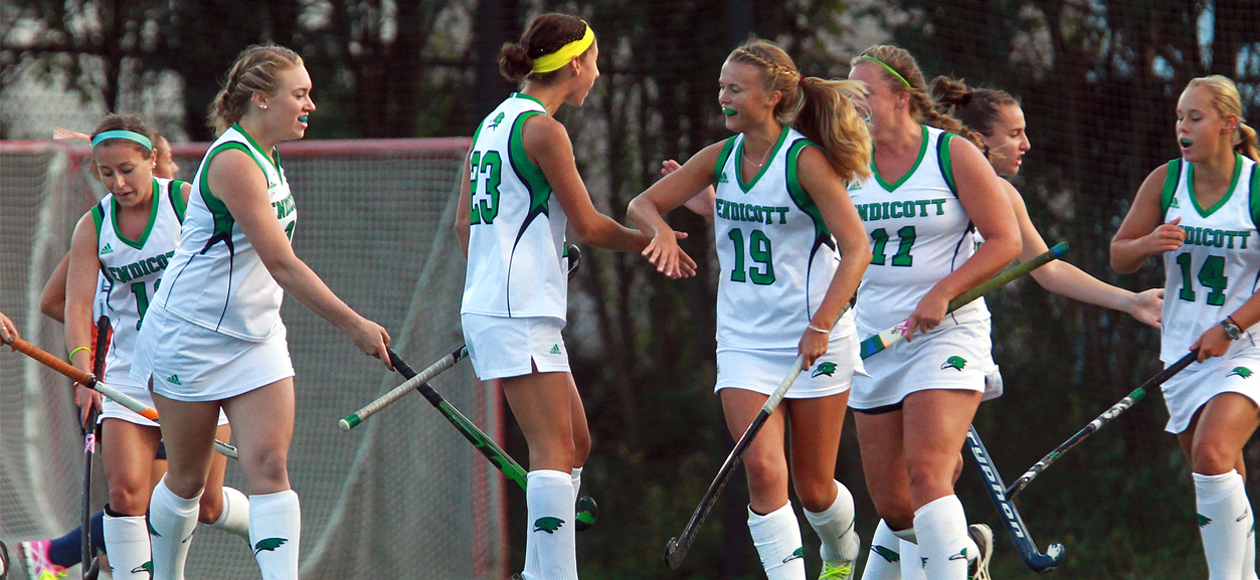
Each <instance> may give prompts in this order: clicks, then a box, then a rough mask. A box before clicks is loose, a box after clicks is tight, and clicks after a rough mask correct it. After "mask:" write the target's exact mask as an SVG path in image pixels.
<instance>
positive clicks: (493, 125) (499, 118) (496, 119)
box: [490, 113, 505, 129]
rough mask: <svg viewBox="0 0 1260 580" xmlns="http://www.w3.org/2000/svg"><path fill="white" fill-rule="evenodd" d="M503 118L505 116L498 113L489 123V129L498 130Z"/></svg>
mask: <svg viewBox="0 0 1260 580" xmlns="http://www.w3.org/2000/svg"><path fill="white" fill-rule="evenodd" d="M504 116H505V115H504V114H503V113H499V114H498V115H495V116H494V120H493V121H491V122H490V128H491V129H498V128H499V123H502V122H503V117H504Z"/></svg>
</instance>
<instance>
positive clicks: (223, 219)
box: [197, 141, 267, 239]
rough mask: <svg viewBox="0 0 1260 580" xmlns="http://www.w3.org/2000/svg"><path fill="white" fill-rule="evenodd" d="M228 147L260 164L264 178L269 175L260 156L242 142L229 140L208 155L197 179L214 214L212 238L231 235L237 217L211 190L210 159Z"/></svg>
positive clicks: (204, 199) (202, 194)
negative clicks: (255, 155) (259, 159)
mask: <svg viewBox="0 0 1260 580" xmlns="http://www.w3.org/2000/svg"><path fill="white" fill-rule="evenodd" d="M228 149H236V150H238V151H241V152H244V153H245V154H246V155H248V156H249V158H250V159H252V160H253V161H254V164H256V165H258V170H259V171H262V172H263V179H266V176H267V170H266V169H264V168H263V166H262V163H259V162H258V158H257V157H254V154H253V153H250V151H249V147H247V146H245V145H244V144H242V143H239V142H236V141H228V142H226V143H223V144H221V145H219V146H218V147H215V148H214V150H212V151H210V153H209V154H208V155H206V162H205V163H203V164H202V167H201V175H199V176H197V181H198V183H200V184H201V200H202V201H204V202H206V209H208V210H210V214H211V215H213V216H214V232H212V233H211V234H210V238H211V239H214V238H215V237H217V236H219V235H227V236H231V235H232V225H233V224H235V223H236V218H234V217H232V212H230V211H228V208H227V204H225V203H223V202H222V201H220V200H219V198H217V197H215V196H214V193H213V192H211V191H210V160H212V159H214V156H215V155H218V154H219V153H222V152H224V151H226V150H228Z"/></svg>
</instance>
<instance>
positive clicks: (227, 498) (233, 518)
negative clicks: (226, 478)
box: [207, 486, 249, 543]
mask: <svg viewBox="0 0 1260 580" xmlns="http://www.w3.org/2000/svg"><path fill="white" fill-rule="evenodd" d="M207 525H209V526H210V527H212V528H214V529H216V530H223V531H225V532H227V533H229V534H233V535H237V536H240V537H242V538H244V539H245V541H246V542H247V543H248V542H249V498H248V497H245V494H243V493H241V491H240V490H239V489H236V488H234V487H227V486H224V487H223V512H222V513H220V514H219V519H217V520H215V521H214V523H212V524H207Z"/></svg>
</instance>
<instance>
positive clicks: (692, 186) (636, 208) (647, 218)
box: [626, 143, 722, 278]
mask: <svg viewBox="0 0 1260 580" xmlns="http://www.w3.org/2000/svg"><path fill="white" fill-rule="evenodd" d="M721 148H722V144H721V143H716V144H714V145H710V146H708V147H705V148H704V149H702V150H700V152H699V153H697V154H696V155H695V156H693V157H692V158H691V159H688V160H687V163H685V164H684V165H683V166H682V167H680V168H678V169H677V170H676V171H673V172H670V173H667V174H666V175H665V177H664V178H662V179H661V180H660V181H658V182H656V183H654V184H652V186H651V187H649V188H648V189H647V191H644V192H643V193H640V194H639V195H638V196H636V197H635V198H634V199H633V200H631V201H630V206H629V208H628V209H627V210H626V214H627V215H628V216H629V217H630V221H633V222H634V223H635V225H637V226H638V227H639V231H642V232H643V233H644V234H647V235H648V236H651V238H652V243H651V244H649V245H648V246H647V247H646V248H644V250H643V256H644V257H646V258H647V259H648V262H650V263H651V264H652V265H654V266H656V270H657V271H658V272H661V273H662V274H665V276H667V277H670V278H683V277H688V276H691V275H694V274H695V262H693V261H692V260H691V256H688V255H687V253H686V252H683V251H682V248H679V247H678V241H677V238H678V235H677V234H676V232H674V230H673V228H671V227H669V224H668V223H666V222H665V217H664V216H665V214H666V213H668V212H669V211H671V210H673V209H674V208H677V207H678V206H680V205H682V204H684V203H686V202H687V201H688V200H690V199H692V198H694V197H696V194H697V193H699V192H702V191H703V190H704V189H705V188H706V187H709V186H712V185H713V182H714V179H713V165H714V164H715V163H717V158H718V154H719V153H720V152H721Z"/></svg>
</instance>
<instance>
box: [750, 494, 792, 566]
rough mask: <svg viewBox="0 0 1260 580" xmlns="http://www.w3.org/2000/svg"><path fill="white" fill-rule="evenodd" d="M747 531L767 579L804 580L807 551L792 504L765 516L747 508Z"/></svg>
mask: <svg viewBox="0 0 1260 580" xmlns="http://www.w3.org/2000/svg"><path fill="white" fill-rule="evenodd" d="M748 531H749V532H751V533H752V541H753V546H754V547H755V548H757V555H758V556H761V567H762V568H764V569H765V570H766V579H767V580H805V548H804V546H803V545H802V542H801V525H800V524H799V523H798V522H797V521H796V512H795V511H793V510H792V502H788V503H786V504H784V505H783V507H781V508H779V509H777V510H774V511H772V512H770V513H768V514H766V515H764V516H763V515H758V514H757V513H756V512H754V511H752V508H751V507H750V508H748Z"/></svg>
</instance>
